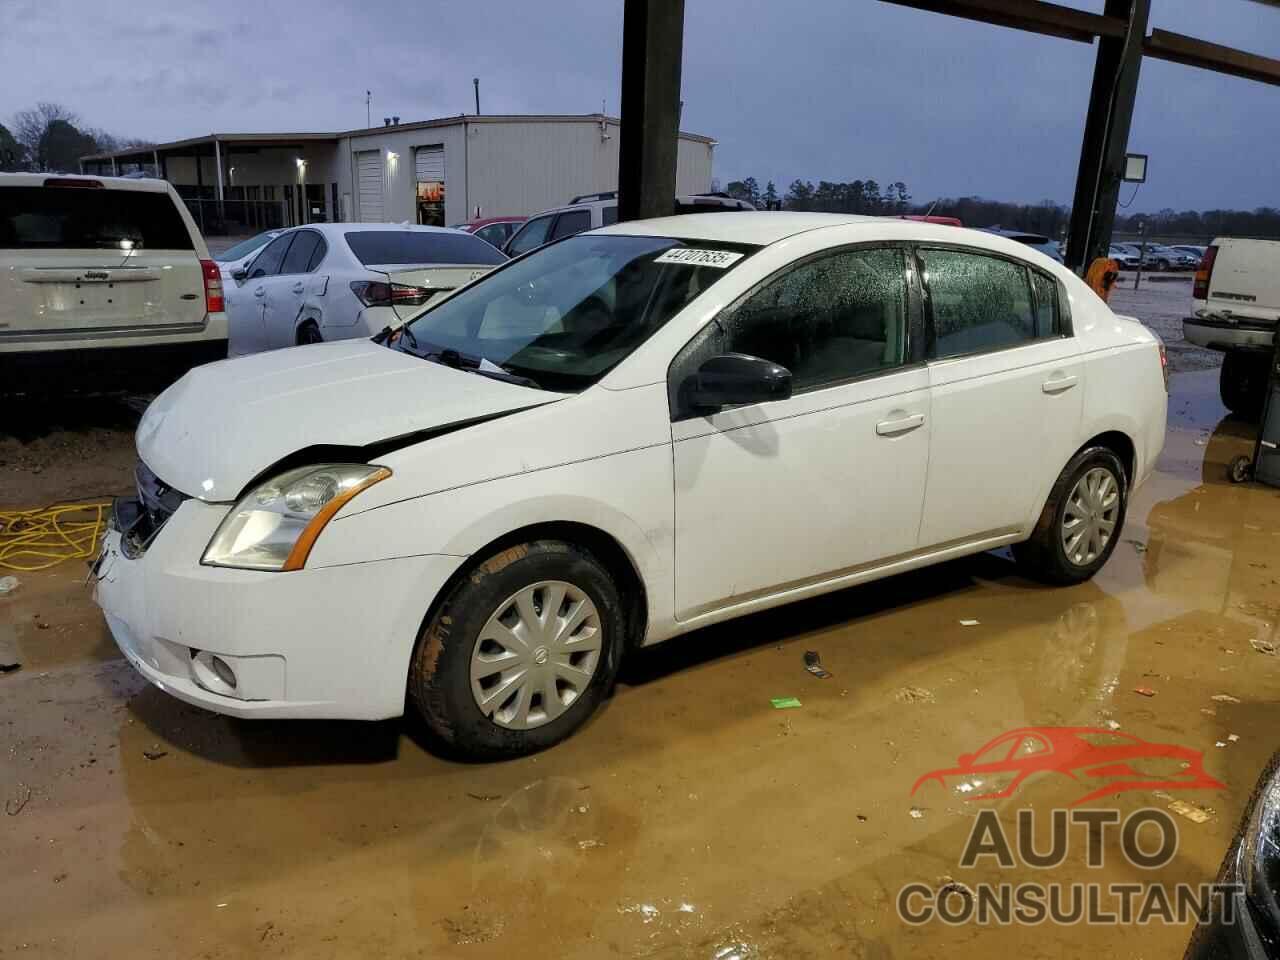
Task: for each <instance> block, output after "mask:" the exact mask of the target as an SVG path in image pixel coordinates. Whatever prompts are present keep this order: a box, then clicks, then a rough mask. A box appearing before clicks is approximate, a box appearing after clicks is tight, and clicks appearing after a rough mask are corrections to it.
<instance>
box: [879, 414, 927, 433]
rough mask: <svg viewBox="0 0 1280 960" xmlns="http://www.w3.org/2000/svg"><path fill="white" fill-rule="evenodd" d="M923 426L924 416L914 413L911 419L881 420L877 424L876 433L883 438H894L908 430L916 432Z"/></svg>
mask: <svg viewBox="0 0 1280 960" xmlns="http://www.w3.org/2000/svg"><path fill="white" fill-rule="evenodd" d="M923 424H924V414H923V413H913V414H911V416H909V417H902V418H900V419H898V420H881V421H880V422H879V423H877V424H876V433H878V434H880V436H882V437H894V436H897V435H898V434H900V433H906V432H907V431H908V430H914V429H915V428H916V427H919V426H922V425H923Z"/></svg>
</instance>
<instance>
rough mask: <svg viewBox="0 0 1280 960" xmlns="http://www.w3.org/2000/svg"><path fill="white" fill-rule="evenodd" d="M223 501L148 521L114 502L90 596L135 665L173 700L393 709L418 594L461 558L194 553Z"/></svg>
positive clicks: (343, 713) (231, 706)
mask: <svg viewBox="0 0 1280 960" xmlns="http://www.w3.org/2000/svg"><path fill="white" fill-rule="evenodd" d="M226 510H227V507H226V505H225V504H209V503H204V502H202V501H199V500H185V501H183V502H182V503H181V504H180V506H179V507H178V508H177V510H176V511H175V512H174V513H173V515H172V516H171V517H169V518H168V519H167V521H166V522H164V523H163V524H162V525H161V526H160V527H159V528H156V529H152V528H151V527H150V520H149V519H148V513H147V511H146V510H145V508H144V507H143V506H142V505H141V504H140V503H139V502H138V501H135V500H122V501H120V502H118V503H117V504H116V506H115V508H114V509H113V512H112V513H113V520H112V524H111V529H109V530H108V532H107V535H106V538H105V540H104V543H103V547H102V553H101V555H100V557H99V559H98V561H97V563H96V564H95V567H94V577H95V579H96V581H97V582H96V585H95V589H94V597H95V600H96V601H97V603H98V605H99V606H100V607H101V608H102V611H103V614H104V616H105V618H106V622H107V625H108V627H109V628H110V630H111V633H112V636H113V637H114V638H115V641H116V644H117V646H119V648H120V650H121V652H122V653H123V654H124V655H125V657H126V658H127V659H128V660H129V662H130V663H131V664H133V666H134V668H135V669H137V670H138V672H139V673H141V674H142V675H143V676H144V677H145V678H146V679H147V680H149V681H150V682H151V683H153V684H155V685H156V686H157V687H159V688H160V689H162V690H164V691H165V692H167V693H169V694H172V695H173V696H175V697H177V698H178V699H180V700H184V701H186V702H187V703H192V704H195V705H196V706H200V707H205V708H206V709H209V710H213V711H215V712H217V713H223V714H229V715H231V716H237V717H316V718H319V717H324V718H343V719H364V720H377V719H384V718H387V717H394V716H399V715H400V714H401V713H403V712H404V697H405V684H406V679H407V676H408V666H409V658H410V656H411V655H412V652H413V646H414V643H415V641H416V638H417V634H418V631H419V628H420V627H421V624H422V619H423V617H424V615H425V613H426V608H427V606H428V605H429V603H430V600H431V598H432V597H434V596H435V595H436V593H437V592H438V591H439V589H440V588H441V587H442V586H443V585H444V583H445V581H446V580H447V579H448V578H449V576H450V575H451V574H452V573H453V572H454V570H455V569H456V568H457V565H458V564H459V563H460V562H461V558H458V557H445V556H436V555H429V556H418V557H405V558H398V559H394V560H380V561H373V562H367V563H353V564H344V565H338V566H327V567H317V568H314V569H312V568H307V569H303V570H298V571H293V572H289V573H268V572H261V571H254V570H234V569H228V568H225V567H211V566H204V565H202V564H201V563H200V556H201V555H202V553H203V552H204V549H205V547H206V546H207V544H208V542H209V539H210V537H211V536H212V535H213V532H214V530H215V529H216V528H217V525H218V524H219V523H220V522H221V520H222V518H223V516H224V515H225V513H226ZM121 527H123V528H124V529H121Z"/></svg>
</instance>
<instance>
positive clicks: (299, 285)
mask: <svg viewBox="0 0 1280 960" xmlns="http://www.w3.org/2000/svg"><path fill="white" fill-rule="evenodd" d="M293 292H294V293H301V292H302V281H301V280H299V281H298V282H297V283H295V284H294V285H293Z"/></svg>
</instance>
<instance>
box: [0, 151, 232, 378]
mask: <svg viewBox="0 0 1280 960" xmlns="http://www.w3.org/2000/svg"><path fill="white" fill-rule="evenodd" d="M222 290H223V287H222V276H221V274H220V273H219V271H218V267H217V264H215V263H214V261H213V260H212V259H211V258H210V256H209V251H208V249H207V248H206V247H205V243H204V239H203V238H202V237H201V236H200V231H199V230H197V229H196V225H195V223H194V222H193V221H192V219H191V215H190V214H189V213H188V212H187V208H186V206H185V205H184V204H183V202H182V200H181V198H179V196H178V194H177V193H176V192H175V191H174V189H173V187H172V186H171V185H170V184H169V183H167V182H166V181H164V180H152V179H146V180H144V179H135V178H124V177H78V176H50V175H47V174H39V173H0V391H3V392H8V391H28V390H38V389H41V388H43V387H46V386H49V385H56V386H57V388H58V389H59V390H63V389H67V390H77V389H86V390H87V389H98V388H109V387H114V388H123V387H128V388H129V389H131V390H135V391H145V390H148V389H156V388H158V387H161V386H164V385H166V384H168V383H171V382H172V381H173V380H174V379H175V378H176V377H177V376H180V375H181V374H183V373H185V372H186V371H187V369H189V368H190V367H191V366H193V365H195V364H199V363H205V362H207V361H210V360H217V359H220V358H222V357H225V356H226V355H227V318H226V315H225V314H224V312H223V298H222Z"/></svg>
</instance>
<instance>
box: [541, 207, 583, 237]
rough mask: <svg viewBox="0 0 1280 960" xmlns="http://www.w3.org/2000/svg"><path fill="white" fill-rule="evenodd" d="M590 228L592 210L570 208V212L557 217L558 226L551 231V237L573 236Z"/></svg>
mask: <svg viewBox="0 0 1280 960" xmlns="http://www.w3.org/2000/svg"><path fill="white" fill-rule="evenodd" d="M590 229H591V211H590V210H570V211H569V212H568V213H562V214H560V216H559V217H557V218H556V226H555V229H554V230H552V231H551V239H552V240H559V239H561V238H563V237H572V236H575V235H577V234H579V233H582V232H583V231H585V230H590Z"/></svg>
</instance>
